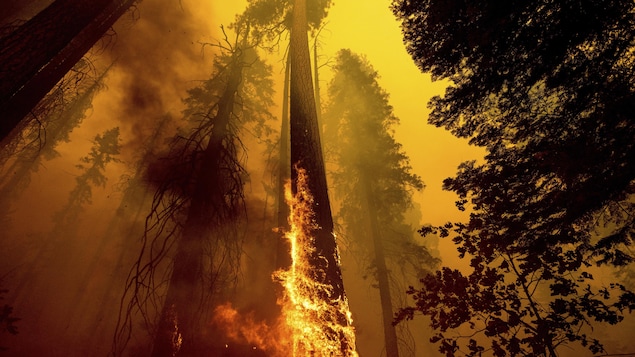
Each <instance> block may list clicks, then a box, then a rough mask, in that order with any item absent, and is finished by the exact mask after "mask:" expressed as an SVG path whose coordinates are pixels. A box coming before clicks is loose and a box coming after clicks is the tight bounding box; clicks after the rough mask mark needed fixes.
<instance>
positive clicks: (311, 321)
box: [215, 169, 358, 357]
mask: <svg viewBox="0 0 635 357" xmlns="http://www.w3.org/2000/svg"><path fill="white" fill-rule="evenodd" d="M285 196H286V201H287V203H288V205H289V207H290V214H289V226H290V230H289V232H285V237H286V239H288V240H289V243H290V247H291V251H290V254H291V266H290V267H289V268H288V269H287V270H280V271H277V272H275V273H274V274H273V278H274V279H275V280H276V281H278V282H280V284H281V285H282V288H283V289H282V290H283V291H282V296H281V297H280V298H279V299H278V304H279V305H280V307H281V317H280V319H279V321H278V323H277V325H276V326H271V327H270V326H266V325H265V324H262V323H257V322H255V321H253V319H251V318H250V317H244V316H239V314H238V312H236V310H234V309H233V308H232V307H231V306H230V305H222V306H219V307H218V308H217V309H216V311H215V320H216V322H217V323H222V324H223V325H224V326H226V328H227V330H231V331H228V334H229V337H232V336H234V337H235V338H236V339H242V340H247V341H248V342H249V343H250V344H252V345H253V346H254V348H258V349H259V350H261V351H263V352H264V353H265V354H266V355H267V356H275V357H288V356H297V357H300V356H302V357H303V356H315V357H326V356H329V357H331V356H341V357H357V356H358V355H357V352H356V351H355V331H354V328H353V326H352V318H351V313H350V311H349V307H348V301H347V300H346V299H345V298H344V299H339V298H338V299H332V298H330V297H331V296H332V295H333V294H332V290H333V289H332V287H331V286H330V285H328V284H324V283H321V282H320V281H319V278H320V272H319V271H316V269H315V267H314V265H313V264H311V261H312V260H314V259H315V255H314V252H315V249H314V248H313V247H314V246H315V242H314V240H315V237H312V236H311V235H310V234H307V232H311V231H314V230H315V228H317V227H316V226H315V221H314V213H313V211H312V210H311V205H312V202H313V198H312V196H311V193H310V192H309V190H308V188H307V174H306V171H305V170H302V169H300V170H298V182H297V194H296V195H293V194H292V193H291V188H290V185H289V184H287V185H286V187H285Z"/></svg>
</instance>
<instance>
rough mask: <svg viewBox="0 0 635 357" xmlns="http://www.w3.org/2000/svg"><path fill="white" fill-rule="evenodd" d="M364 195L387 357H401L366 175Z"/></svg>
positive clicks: (382, 248) (379, 234) (362, 179)
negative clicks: (373, 253)
mask: <svg viewBox="0 0 635 357" xmlns="http://www.w3.org/2000/svg"><path fill="white" fill-rule="evenodd" d="M360 181H361V184H362V190H364V191H363V192H364V193H363V194H364V196H366V204H367V207H368V208H367V211H368V220H369V223H370V230H371V238H372V240H373V248H374V250H375V266H376V267H377V283H378V285H379V299H380V302H381V315H382V319H383V323H384V342H385V344H386V356H390V357H399V344H398V340H397V332H396V331H395V326H393V324H392V321H393V317H394V311H393V307H392V299H391V297H390V279H389V274H388V267H387V266H386V256H385V254H384V246H383V244H382V240H381V231H380V228H379V222H378V221H377V212H378V210H377V207H376V205H375V201H374V198H373V197H374V196H373V191H372V188H371V183H370V178H369V177H368V176H367V175H364V176H363V177H361V178H360Z"/></svg>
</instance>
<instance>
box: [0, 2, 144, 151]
mask: <svg viewBox="0 0 635 357" xmlns="http://www.w3.org/2000/svg"><path fill="white" fill-rule="evenodd" d="M135 1H136V0H92V1H87V0H56V1H55V2H54V3H52V4H51V5H49V6H48V7H47V8H46V9H44V10H42V11H41V12H40V13H39V14H37V15H36V16H34V17H33V18H32V19H31V20H29V21H28V22H26V23H25V24H24V25H22V26H20V27H19V28H18V29H17V30H16V31H14V32H13V33H12V34H11V35H9V36H6V37H3V38H2V39H0V64H1V66H2V67H1V68H0V113H2V115H3V117H2V118H1V119H0V141H2V140H3V139H4V138H6V137H7V136H9V134H10V133H11V131H12V130H13V129H14V128H16V127H17V126H18V124H19V123H20V120H22V119H23V118H24V117H25V116H26V115H27V114H28V113H29V111H30V110H31V109H32V108H33V107H34V106H35V105H36V104H37V103H38V102H39V101H40V100H41V99H42V98H43V97H44V96H45V95H46V93H48V92H49V91H50V90H51V89H52V88H53V87H54V86H55V84H56V83H57V82H58V81H59V80H60V79H62V77H63V76H64V75H65V74H66V73H67V72H68V71H69V70H70V69H71V68H72V67H73V66H74V65H75V63H76V62H77V61H79V60H80V59H81V58H82V57H83V56H84V54H85V53H86V52H87V51H88V50H89V49H90V48H91V47H92V46H93V45H94V44H95V43H96V42H97V41H98V40H99V39H100V38H101V37H102V36H103V35H104V33H105V32H106V31H107V30H108V29H109V28H110V27H111V26H112V25H113V24H114V23H115V21H116V20H117V19H118V18H119V17H120V16H121V15H122V14H123V13H124V12H125V11H126V10H127V9H128V8H129V7H130V6H132V4H133V3H135Z"/></svg>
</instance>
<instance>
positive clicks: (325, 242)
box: [290, 0, 354, 353]
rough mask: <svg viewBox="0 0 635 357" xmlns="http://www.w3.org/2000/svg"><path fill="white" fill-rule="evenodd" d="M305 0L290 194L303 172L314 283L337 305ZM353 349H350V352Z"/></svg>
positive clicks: (298, 13) (295, 39) (339, 289)
mask: <svg viewBox="0 0 635 357" xmlns="http://www.w3.org/2000/svg"><path fill="white" fill-rule="evenodd" d="M307 30H308V24H307V18H306V0H295V1H294V7H293V20H292V27H291V49H290V55H291V93H290V94H291V103H290V104H291V106H290V114H291V118H290V119H291V120H290V131H291V163H292V164H293V165H294V166H295V169H292V170H291V185H292V190H293V193H294V194H295V193H297V190H298V187H297V178H298V169H304V170H306V172H307V175H308V182H307V185H308V189H309V191H310V193H311V195H312V196H313V199H314V201H313V202H312V209H313V212H314V213H315V221H316V223H317V227H315V228H312V232H309V233H310V234H311V235H312V236H313V237H314V239H315V241H314V242H315V247H314V248H315V252H314V253H313V259H312V261H311V262H310V263H311V264H312V266H313V267H314V277H313V278H314V279H315V280H316V281H317V282H319V283H322V284H327V285H330V286H331V287H332V291H331V293H330V294H329V296H323V297H321V298H322V299H324V300H325V301H327V302H329V303H332V304H336V303H337V302H338V301H344V300H345V299H346V296H345V293H344V284H343V282H342V273H341V270H340V266H339V256H338V255H339V253H338V251H337V245H336V242H335V236H334V235H333V217H332V215H331V206H330V202H329V196H328V191H327V185H326V172H325V168H324V159H323V156H322V147H321V144H320V131H319V126H318V121H317V110H316V107H315V97H314V92H313V82H312V78H311V59H310V55H309V54H310V52H309V41H308V38H307ZM338 315H339V316H336V317H335V319H337V321H333V323H337V324H340V325H341V326H347V325H348V322H347V319H346V316H344V314H343V313H339V314H338ZM340 342H341V344H342V346H341V348H342V351H343V353H344V351H348V350H350V349H354V346H348V345H347V343H348V341H347V340H346V339H345V338H341V339H340ZM351 347H352V348H351Z"/></svg>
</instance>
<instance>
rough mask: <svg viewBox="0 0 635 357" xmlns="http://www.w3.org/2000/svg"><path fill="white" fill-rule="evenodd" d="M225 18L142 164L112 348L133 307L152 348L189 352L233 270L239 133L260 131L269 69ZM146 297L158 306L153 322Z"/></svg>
mask: <svg viewBox="0 0 635 357" xmlns="http://www.w3.org/2000/svg"><path fill="white" fill-rule="evenodd" d="M235 27H236V30H237V31H240V32H239V34H238V35H237V38H236V41H235V42H230V41H229V40H228V39H227V38H225V39H224V42H221V43H219V44H218V46H217V47H218V49H219V51H220V54H219V55H218V56H216V57H215V60H214V64H213V75H212V77H211V78H210V79H209V80H206V81H204V82H202V83H201V84H200V85H199V86H197V87H194V88H192V89H190V90H189V91H188V92H189V97H188V98H187V99H186V100H185V103H186V105H187V109H186V111H185V112H184V114H185V117H186V119H187V120H188V121H189V123H190V124H189V128H186V129H185V130H186V131H185V132H182V133H179V134H178V135H177V136H176V137H175V138H174V140H173V141H172V143H171V147H170V151H169V152H168V153H167V154H166V155H165V156H164V157H163V158H161V159H160V160H156V161H155V162H154V163H151V164H150V166H149V168H148V172H147V176H148V180H149V182H150V183H151V184H153V185H155V187H156V192H155V195H154V200H153V203H152V210H151V212H150V214H149V215H148V217H147V219H146V232H145V234H144V243H143V248H142V251H141V253H140V255H139V258H138V260H137V262H136V263H135V264H134V266H133V268H132V270H131V273H130V276H129V278H128V281H127V286H126V293H125V294H126V296H124V298H125V299H126V301H127V302H126V303H125V304H124V305H123V306H122V311H121V314H122V316H121V317H120V321H119V324H118V328H117V332H116V336H115V341H114V346H113V349H114V352H115V353H121V352H122V350H123V348H125V344H126V343H127V341H128V340H129V338H130V336H131V330H132V322H133V321H132V316H131V315H132V313H133V312H134V311H135V310H137V311H139V312H141V314H142V315H144V318H145V319H146V323H147V324H148V328H149V330H150V331H151V332H152V333H153V335H154V336H153V339H154V342H153V349H152V355H153V356H173V355H176V354H178V355H184V356H190V355H191V356H196V355H200V354H201V353H202V351H209V350H210V348H213V347H216V346H215V345H214V344H216V343H218V341H206V340H205V339H204V338H202V336H203V334H204V329H205V326H203V325H201V321H202V319H204V318H205V317H206V316H207V315H206V312H209V309H210V308H211V307H212V306H211V305H212V303H213V302H218V301H219V300H220V299H222V298H223V294H224V293H225V291H226V290H227V289H230V288H231V287H232V286H233V285H234V284H235V281H236V279H237V274H238V268H239V259H240V254H241V252H242V251H241V244H242V237H241V234H240V227H241V225H242V224H243V223H244V219H245V213H246V210H245V206H244V194H243V186H244V182H245V180H246V178H247V173H246V171H245V169H244V168H243V161H242V159H241V157H243V155H242V153H244V151H245V150H246V149H245V147H244V146H243V145H242V141H241V138H240V133H241V130H243V129H245V127H246V125H247V124H250V125H252V127H254V128H256V129H255V130H263V131H267V129H265V128H264V126H265V122H266V121H267V120H269V119H271V118H272V116H271V114H269V112H268V108H269V107H270V106H271V105H272V100H271V95H272V93H271V91H272V89H271V88H272V83H271V79H270V78H269V76H270V72H271V69H270V67H269V66H268V65H266V64H265V63H264V62H263V61H262V60H261V59H260V58H259V57H258V54H257V50H256V47H255V46H254V45H252V44H250V37H249V32H250V30H249V28H250V27H249V24H248V23H244V22H243V23H237V24H236V26H235ZM166 258H169V260H170V262H171V263H170V264H171V268H170V270H169V273H168V276H169V278H168V279H166V280H161V276H157V275H161V274H160V273H158V272H157V271H158V270H159V269H160V268H161V264H164V263H163V262H164V261H165V259H166ZM162 289H165V291H166V292H165V295H164V296H162V294H161V291H162ZM157 294H159V295H158V296H157ZM149 301H152V306H162V307H161V308H159V309H158V311H157V312H158V314H159V318H158V322H157V323H155V322H154V321H153V316H152V315H153V313H154V312H153V311H151V309H152V306H149V304H148V302H149Z"/></svg>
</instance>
